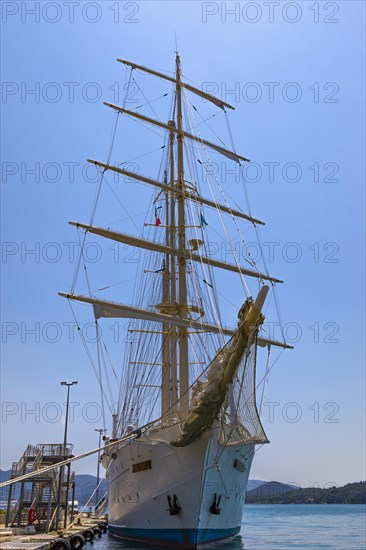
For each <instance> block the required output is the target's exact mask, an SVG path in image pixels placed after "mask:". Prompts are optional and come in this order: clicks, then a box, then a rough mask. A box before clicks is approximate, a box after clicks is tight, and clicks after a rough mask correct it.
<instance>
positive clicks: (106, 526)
mask: <svg viewBox="0 0 366 550" xmlns="http://www.w3.org/2000/svg"><path fill="white" fill-rule="evenodd" d="M98 527H99V529H100V530H101V531H102V533H106V532H107V530H108V525H106V524H105V523H99V525H98Z"/></svg>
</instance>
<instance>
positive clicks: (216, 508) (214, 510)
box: [210, 493, 221, 516]
mask: <svg viewBox="0 0 366 550" xmlns="http://www.w3.org/2000/svg"><path fill="white" fill-rule="evenodd" d="M216 499H217V500H216ZM220 500H221V495H220V496H219V498H217V495H216V493H215V496H214V499H213V503H212V504H211V507H210V512H211V514H214V515H215V516H219V515H220V512H221V508H220Z"/></svg>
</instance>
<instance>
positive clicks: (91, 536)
mask: <svg viewBox="0 0 366 550" xmlns="http://www.w3.org/2000/svg"><path fill="white" fill-rule="evenodd" d="M83 537H84V538H85V540H86V542H92V540H93V539H94V531H93V529H85V531H83Z"/></svg>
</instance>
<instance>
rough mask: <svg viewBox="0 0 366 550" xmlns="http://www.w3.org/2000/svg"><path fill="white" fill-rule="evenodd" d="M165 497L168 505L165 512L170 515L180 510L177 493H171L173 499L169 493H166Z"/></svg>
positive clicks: (176, 513) (174, 514) (175, 514)
mask: <svg viewBox="0 0 366 550" xmlns="http://www.w3.org/2000/svg"><path fill="white" fill-rule="evenodd" d="M166 498H167V499H168V505H169V508H168V509H167V512H169V513H170V515H171V516H177V515H178V514H179V512H180V511H181V507H180V506H179V502H178V497H177V495H173V501H172V497H171V496H170V495H167V497H166Z"/></svg>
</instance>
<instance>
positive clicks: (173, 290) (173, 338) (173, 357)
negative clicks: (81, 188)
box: [168, 120, 178, 406]
mask: <svg viewBox="0 0 366 550" xmlns="http://www.w3.org/2000/svg"><path fill="white" fill-rule="evenodd" d="M168 126H170V127H171V132H170V136H169V138H170V139H169V148H170V151H169V152H170V155H169V156H170V186H171V187H172V188H173V187H174V184H175V182H174V172H175V169H174V137H175V133H174V129H175V123H174V120H170V121H169V122H168ZM169 229H170V240H169V246H170V248H173V249H175V248H176V240H175V194H174V193H171V194H170V228H169ZM175 262H176V260H175V256H174V255H171V256H170V300H171V303H172V304H174V305H175V304H176V303H177V283H176V267H175ZM169 340H170V376H171V390H170V405H171V406H173V405H175V404H176V403H177V401H178V380H177V331H176V327H175V325H170V334H169Z"/></svg>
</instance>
